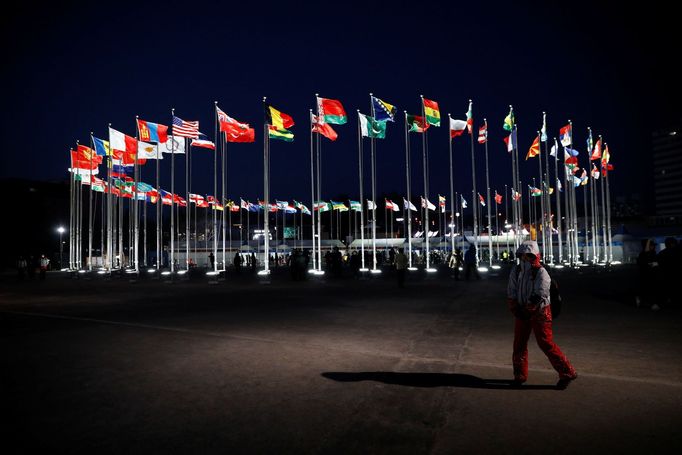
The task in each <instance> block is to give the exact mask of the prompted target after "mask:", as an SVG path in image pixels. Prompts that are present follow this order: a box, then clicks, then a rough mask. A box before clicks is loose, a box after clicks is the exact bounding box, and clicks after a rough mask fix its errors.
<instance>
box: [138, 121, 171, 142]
mask: <svg viewBox="0 0 682 455" xmlns="http://www.w3.org/2000/svg"><path fill="white" fill-rule="evenodd" d="M137 129H138V130H139V131H140V140H141V141H151V142H166V141H167V140H168V127H167V126H165V125H160V124H158V123H152V122H147V121H145V120H140V119H138V120H137Z"/></svg>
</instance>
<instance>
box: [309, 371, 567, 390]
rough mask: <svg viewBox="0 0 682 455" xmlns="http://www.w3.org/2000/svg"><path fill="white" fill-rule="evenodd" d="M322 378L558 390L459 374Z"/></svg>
mask: <svg viewBox="0 0 682 455" xmlns="http://www.w3.org/2000/svg"><path fill="white" fill-rule="evenodd" d="M322 376H323V377H325V378H327V379H331V380H334V381H338V382H359V381H375V382H382V383H384V384H393V385H401V386H405V387H465V388H473V389H508V390H557V386H555V385H525V384H524V385H522V386H518V385H516V384H514V382H513V381H511V380H509V379H482V378H479V377H477V376H472V375H470V374H459V373H394V372H392V371H361V372H356V373H351V372H338V371H328V372H324V373H322Z"/></svg>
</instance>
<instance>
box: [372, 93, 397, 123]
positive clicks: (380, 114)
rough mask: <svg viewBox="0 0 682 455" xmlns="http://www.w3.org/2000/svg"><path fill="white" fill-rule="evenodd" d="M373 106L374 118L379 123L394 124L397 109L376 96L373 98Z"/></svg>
mask: <svg viewBox="0 0 682 455" xmlns="http://www.w3.org/2000/svg"><path fill="white" fill-rule="evenodd" d="M372 106H373V107H374V118H375V119H376V121H377V122H393V121H394V119H395V113H396V112H397V110H398V109H397V108H396V107H395V106H394V105H392V104H388V103H387V102H386V101H383V100H380V99H379V98H377V97H376V96H372Z"/></svg>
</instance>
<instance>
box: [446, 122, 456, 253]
mask: <svg viewBox="0 0 682 455" xmlns="http://www.w3.org/2000/svg"><path fill="white" fill-rule="evenodd" d="M451 119H452V117H450V113H449V112H448V122H449V121H450V120H451ZM449 129H450V124H449V123H448V130H449ZM448 150H449V153H450V212H451V218H452V222H451V224H453V225H454V223H455V220H454V216H455V186H454V176H453V172H454V169H453V166H452V136H451V134H450V132H449V131H448ZM454 232H455V230H454V228H451V229H450V234H451V235H450V243H451V248H450V254H455V236H454V235H452V234H454Z"/></svg>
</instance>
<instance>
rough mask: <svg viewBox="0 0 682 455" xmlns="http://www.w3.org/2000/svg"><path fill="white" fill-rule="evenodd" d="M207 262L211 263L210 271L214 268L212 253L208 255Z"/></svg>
mask: <svg viewBox="0 0 682 455" xmlns="http://www.w3.org/2000/svg"><path fill="white" fill-rule="evenodd" d="M208 260H209V262H210V263H211V269H214V268H215V256H214V255H213V251H211V253H210V254H209V255H208Z"/></svg>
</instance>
